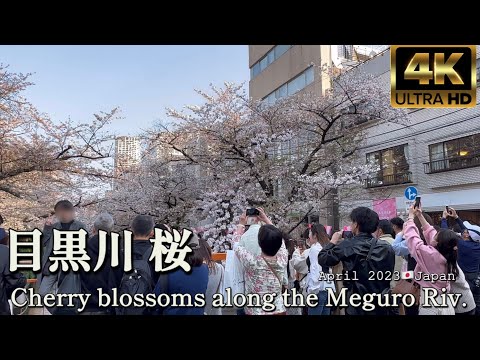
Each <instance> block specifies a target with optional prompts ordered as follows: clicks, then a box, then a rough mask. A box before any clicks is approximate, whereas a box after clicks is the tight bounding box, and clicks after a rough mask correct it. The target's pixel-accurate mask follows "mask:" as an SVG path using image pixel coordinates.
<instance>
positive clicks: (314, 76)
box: [249, 45, 387, 103]
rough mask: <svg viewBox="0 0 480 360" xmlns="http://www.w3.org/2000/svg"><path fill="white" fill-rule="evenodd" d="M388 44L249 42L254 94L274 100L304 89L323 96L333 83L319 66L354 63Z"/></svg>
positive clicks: (338, 65) (379, 50)
mask: <svg viewBox="0 0 480 360" xmlns="http://www.w3.org/2000/svg"><path fill="white" fill-rule="evenodd" d="M385 48H387V46H385V45H249V67H250V83H249V88H250V97H251V98H253V99H254V100H265V101H266V102H267V103H273V102H275V100H276V99H279V98H283V97H286V96H290V95H293V94H295V93H297V92H300V91H306V92H312V93H315V94H318V95H319V96H320V95H322V94H323V93H324V92H325V90H326V89H328V87H329V86H330V79H328V78H327V77H326V76H324V75H323V74H322V73H321V70H320V69H319V67H318V66H321V65H324V64H326V65H328V66H331V65H334V66H336V67H339V68H344V67H348V66H354V65H357V64H358V63H360V62H362V61H365V60H366V59H369V58H370V57H372V56H374V55H376V54H378V53H379V52H381V51H383V50H385ZM314 65H316V67H315V66H314Z"/></svg>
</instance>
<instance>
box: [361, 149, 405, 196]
mask: <svg viewBox="0 0 480 360" xmlns="http://www.w3.org/2000/svg"><path fill="white" fill-rule="evenodd" d="M407 159H408V144H403V145H398V146H395V147H391V148H388V149H383V150H379V151H375V152H371V153H368V154H367V162H369V163H372V164H375V165H378V166H379V167H380V170H379V171H378V172H377V173H375V174H373V176H371V177H370V178H368V179H367V180H366V187H367V188H371V187H378V186H388V185H398V184H406V183H410V182H412V173H411V172H410V168H409V166H408V161H407Z"/></svg>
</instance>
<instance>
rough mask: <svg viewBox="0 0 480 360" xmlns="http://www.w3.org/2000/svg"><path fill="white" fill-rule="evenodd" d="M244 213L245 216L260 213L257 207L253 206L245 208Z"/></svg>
mask: <svg viewBox="0 0 480 360" xmlns="http://www.w3.org/2000/svg"><path fill="white" fill-rule="evenodd" d="M246 214H247V216H258V215H260V211H258V209H255V208H249V209H247V212H246Z"/></svg>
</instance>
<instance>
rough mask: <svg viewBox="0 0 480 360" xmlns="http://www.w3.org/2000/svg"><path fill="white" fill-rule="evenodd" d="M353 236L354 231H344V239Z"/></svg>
mask: <svg viewBox="0 0 480 360" xmlns="http://www.w3.org/2000/svg"><path fill="white" fill-rule="evenodd" d="M352 237H353V233H352V232H351V231H346V230H345V231H343V232H342V238H343V239H350V238H352Z"/></svg>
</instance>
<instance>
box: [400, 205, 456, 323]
mask: <svg viewBox="0 0 480 360" xmlns="http://www.w3.org/2000/svg"><path fill="white" fill-rule="evenodd" d="M416 222H417V223H418V224H416ZM419 228H421V229H422V232H420V231H419ZM403 229H404V235H405V239H406V242H407V246H408V250H409V252H410V255H411V256H412V257H413V258H414V259H415V261H416V266H415V270H414V279H418V280H416V282H417V283H418V284H419V285H420V286H421V287H422V288H434V289H435V290H437V292H438V295H437V299H436V300H438V301H437V302H441V301H440V296H441V295H442V294H443V292H442V289H446V290H447V291H450V287H451V284H450V281H448V275H449V274H452V275H454V276H455V277H456V276H458V275H459V271H458V266H457V243H458V240H459V239H458V235H457V234H456V233H454V232H453V231H451V230H447V229H444V230H441V231H439V232H437V231H436V230H435V229H434V227H433V226H432V225H430V224H429V223H428V221H427V220H426V219H425V217H424V215H423V213H422V209H421V207H420V206H419V207H418V208H415V207H413V206H411V207H410V209H409V214H408V219H407V221H405V224H404V225H403ZM421 233H423V234H422V235H423V238H422V236H421ZM422 274H435V275H438V276H439V279H438V280H437V281H435V282H433V281H428V279H424V278H423V277H422ZM420 294H421V300H420V309H419V315H454V314H455V310H454V308H453V306H452V304H451V303H450V302H448V304H447V306H446V307H433V306H429V305H430V304H425V303H424V301H425V298H424V293H423V291H422V292H420Z"/></svg>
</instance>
